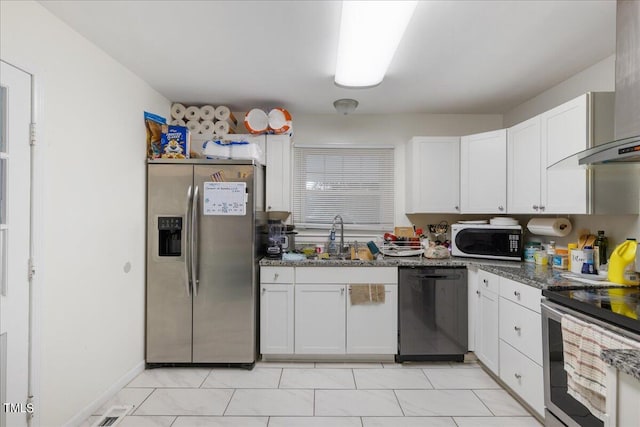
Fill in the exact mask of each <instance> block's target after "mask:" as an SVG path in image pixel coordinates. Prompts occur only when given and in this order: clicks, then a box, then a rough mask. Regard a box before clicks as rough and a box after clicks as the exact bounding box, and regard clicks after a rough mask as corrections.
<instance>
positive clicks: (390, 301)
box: [347, 285, 398, 354]
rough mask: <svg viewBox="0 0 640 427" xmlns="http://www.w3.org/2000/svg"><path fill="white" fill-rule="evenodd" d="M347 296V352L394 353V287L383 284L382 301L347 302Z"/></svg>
mask: <svg viewBox="0 0 640 427" xmlns="http://www.w3.org/2000/svg"><path fill="white" fill-rule="evenodd" d="M347 286H348V288H349V297H348V299H347V354H396V353H397V352H398V286H397V285H384V302H383V303H377V304H376V303H373V304H361V305H351V285H347Z"/></svg>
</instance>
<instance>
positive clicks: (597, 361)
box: [561, 315, 640, 420]
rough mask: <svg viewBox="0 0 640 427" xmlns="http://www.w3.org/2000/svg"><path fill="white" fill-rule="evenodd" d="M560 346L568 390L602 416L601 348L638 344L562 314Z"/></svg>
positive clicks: (639, 346) (603, 373)
mask: <svg viewBox="0 0 640 427" xmlns="http://www.w3.org/2000/svg"><path fill="white" fill-rule="evenodd" d="M561 325H562V347H563V356H564V369H565V371H566V372H567V388H568V393H569V395H570V396H572V397H573V398H574V399H576V400H577V401H578V402H580V403H582V404H583V405H584V406H586V407H587V409H589V411H591V413H592V414H593V415H595V416H596V417H598V418H599V419H601V420H604V416H605V413H606V395H607V387H606V384H607V378H606V375H607V374H606V373H607V367H606V363H605V362H604V361H603V360H602V359H601V358H600V353H601V352H602V350H608V349H636V350H640V344H638V343H637V342H635V341H633V340H630V339H628V338H625V337H623V336H621V335H618V334H614V333H613V332H610V331H608V330H605V329H603V328H601V327H599V326H596V325H593V324H590V323H586V322H583V321H582V320H580V319H577V318H575V317H573V316H570V315H564V316H562V320H561Z"/></svg>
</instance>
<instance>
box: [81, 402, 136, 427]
mask: <svg viewBox="0 0 640 427" xmlns="http://www.w3.org/2000/svg"><path fill="white" fill-rule="evenodd" d="M132 409H133V405H124V406H112V407H111V408H109V410H108V411H107V412H106V413H105V414H104V415H103V416H102V417H100V419H98V421H96V422H95V423H93V425H92V426H91V427H110V426H115V425H118V424H120V423H121V422H122V420H124V417H125V416H127V414H129V412H131V410H132Z"/></svg>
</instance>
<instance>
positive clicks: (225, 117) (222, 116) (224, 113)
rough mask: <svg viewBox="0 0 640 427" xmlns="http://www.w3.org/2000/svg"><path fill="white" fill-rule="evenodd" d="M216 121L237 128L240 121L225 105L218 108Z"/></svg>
mask: <svg viewBox="0 0 640 427" xmlns="http://www.w3.org/2000/svg"><path fill="white" fill-rule="evenodd" d="M215 115H216V120H221V121H225V122H228V123H229V126H231V127H233V128H235V127H236V126H237V124H238V120H236V118H235V116H234V115H233V113H232V112H231V109H229V107H227V106H225V105H221V106H219V107H218V108H216V113H215Z"/></svg>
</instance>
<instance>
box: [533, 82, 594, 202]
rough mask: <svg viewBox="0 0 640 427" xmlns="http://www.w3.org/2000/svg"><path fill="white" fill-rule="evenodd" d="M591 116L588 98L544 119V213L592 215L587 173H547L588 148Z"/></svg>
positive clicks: (542, 116) (542, 115)
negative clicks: (589, 118)
mask: <svg viewBox="0 0 640 427" xmlns="http://www.w3.org/2000/svg"><path fill="white" fill-rule="evenodd" d="M587 114H588V108H587V95H586V94H585V95H582V96H579V97H578V98H575V99H573V100H571V101H569V102H566V103H564V104H562V105H560V106H558V107H556V108H554V109H552V110H549V111H547V112H545V113H542V114H541V115H540V122H541V134H542V135H541V141H542V153H541V173H540V178H541V180H540V208H539V209H540V213H553V214H570V213H573V214H586V213H588V194H587V191H588V188H589V183H588V181H587V170H586V169H584V168H575V169H549V170H548V169H547V167H549V166H551V165H553V164H554V163H556V162H558V161H560V160H562V159H564V158H566V157H568V156H570V155H572V154H574V153H577V152H578V151H582V150H585V149H587V148H588V145H587V144H588V135H587Z"/></svg>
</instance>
